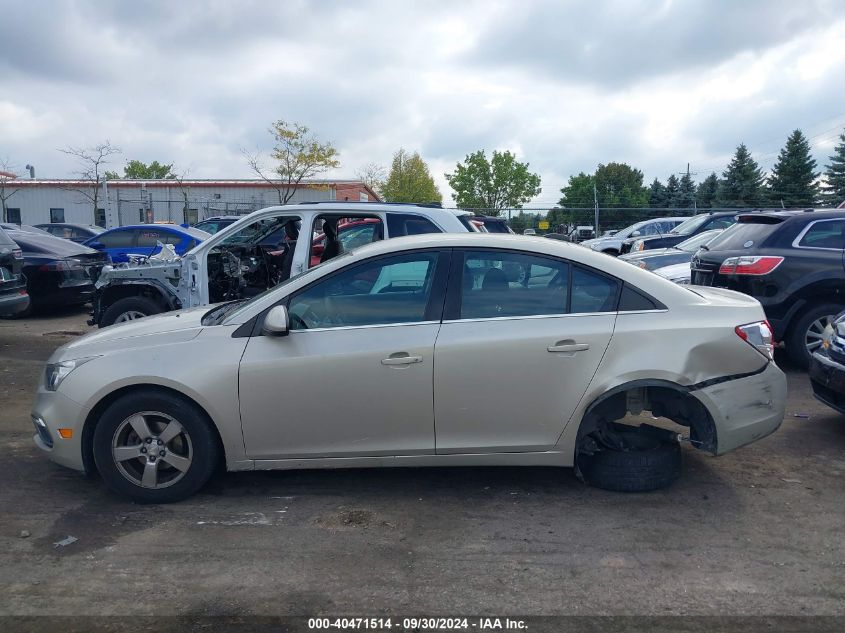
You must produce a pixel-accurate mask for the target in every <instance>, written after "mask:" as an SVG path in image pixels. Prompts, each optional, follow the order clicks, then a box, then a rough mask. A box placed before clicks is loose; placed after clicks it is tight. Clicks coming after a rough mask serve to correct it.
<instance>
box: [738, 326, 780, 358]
mask: <svg viewBox="0 0 845 633" xmlns="http://www.w3.org/2000/svg"><path fill="white" fill-rule="evenodd" d="M734 331H735V332H736V334H737V336H739V338H741V339H742V340H743V341H745V342H746V343H748V344H749V345H751V346H753V347H755V348H756V349H757V351H758V352H760V353H761V354H762V355H763V356H765V357H766V358H768V359H769V360H774V358H775V335H774V333H773V331H772V326H771V325H770V324H769V322H768V321H756V322H755V323H748V324H747V325H737V326H736V328H734Z"/></svg>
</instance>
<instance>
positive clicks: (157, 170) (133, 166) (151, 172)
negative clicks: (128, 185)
mask: <svg viewBox="0 0 845 633" xmlns="http://www.w3.org/2000/svg"><path fill="white" fill-rule="evenodd" d="M106 178H108V179H109V180H115V179H117V178H127V179H130V180H150V179H157V180H173V179H175V178H176V174H174V173H173V163H169V164H167V163H165V164H162V163H159V162H158V161H157V160H154V161H153V162H151V163H149V164H147V163H144V162H141V161H140V160H130V161H129V162H128V163H126V167H124V168H123V175H122V176H121V175H120V174H118V173H117V172H116V171H107V172H106Z"/></svg>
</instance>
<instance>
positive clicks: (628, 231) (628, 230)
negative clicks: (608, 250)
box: [613, 222, 645, 239]
mask: <svg viewBox="0 0 845 633" xmlns="http://www.w3.org/2000/svg"><path fill="white" fill-rule="evenodd" d="M644 224H645V222H637V223H636V224H632V225H631V226H628V227H625V228H624V229H622V230H621V231H618V232H617V233H616V234H615V235H614V236H613V237H615V238H623V239H624V238H626V237H631V233H633V232H634V231H638V230H639V229H640V227H641V226H643V225H644Z"/></svg>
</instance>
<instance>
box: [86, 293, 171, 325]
mask: <svg viewBox="0 0 845 633" xmlns="http://www.w3.org/2000/svg"><path fill="white" fill-rule="evenodd" d="M160 312H162V309H161V307H160V306H159V305H158V304H157V303H156V302H155V301H153V300H152V299H149V298H147V297H124V298H123V299H118V300H117V301H115V302H114V303H113V304H111V305H110V306H109V307H108V308H106V311H105V312H104V313H103V317H102V318H101V319H100V327H107V326H109V325H114V324H115V323H123V322H124V321H133V320H135V319H141V318H143V317H146V316H152V315H153V314H159V313H160Z"/></svg>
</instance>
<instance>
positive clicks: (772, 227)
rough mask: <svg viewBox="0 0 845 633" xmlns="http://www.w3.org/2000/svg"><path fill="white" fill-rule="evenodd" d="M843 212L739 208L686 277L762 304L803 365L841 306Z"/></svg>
mask: <svg viewBox="0 0 845 633" xmlns="http://www.w3.org/2000/svg"><path fill="white" fill-rule="evenodd" d="M843 257H845V211H813V210H812V209H809V210H808V211H803V212H802V211H768V212H755V213H749V214H741V215H739V217H738V220H737V223H736V224H735V225H734V226H732V227H730V228H729V229H727V230H725V231H724V232H723V233H722V234H721V235H720V236H718V237H717V238H716V239H715V240H713V241H712V242H710V243H709V244H707V246H705V247H703V248H702V249H701V250H699V251H698V252H697V253H696V255H695V256H694V257H693V260H692V283H693V284H696V285H699V286H719V287H722V288H729V289H731V290H738V291H740V292H744V293H745V294H748V295H751V296H752V297H754V298H756V299H757V300H758V301H759V302H760V303H761V304H763V308H764V309H765V310H766V316H767V317H768V319H769V321H770V322H771V324H772V326H773V329H774V333H775V338H776V339H777V340H779V341H781V340H782V341H784V343H785V345H786V350H787V352H788V354H789V356H790V358H791V359H792V360H793V361H794V362H795V363H796V364H798V365H799V366H801V367H805V368H806V367H807V366H808V364H809V362H810V355H811V354H812V352H813V351H814V350H816V349H818V348H819V347H821V345H822V342H823V340H824V337H825V335H826V329H827V328H828V325H829V323H830V319H831V315H835V314H838V313H839V312H841V311H842V310H843V309H845V261H844V260H843Z"/></svg>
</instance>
